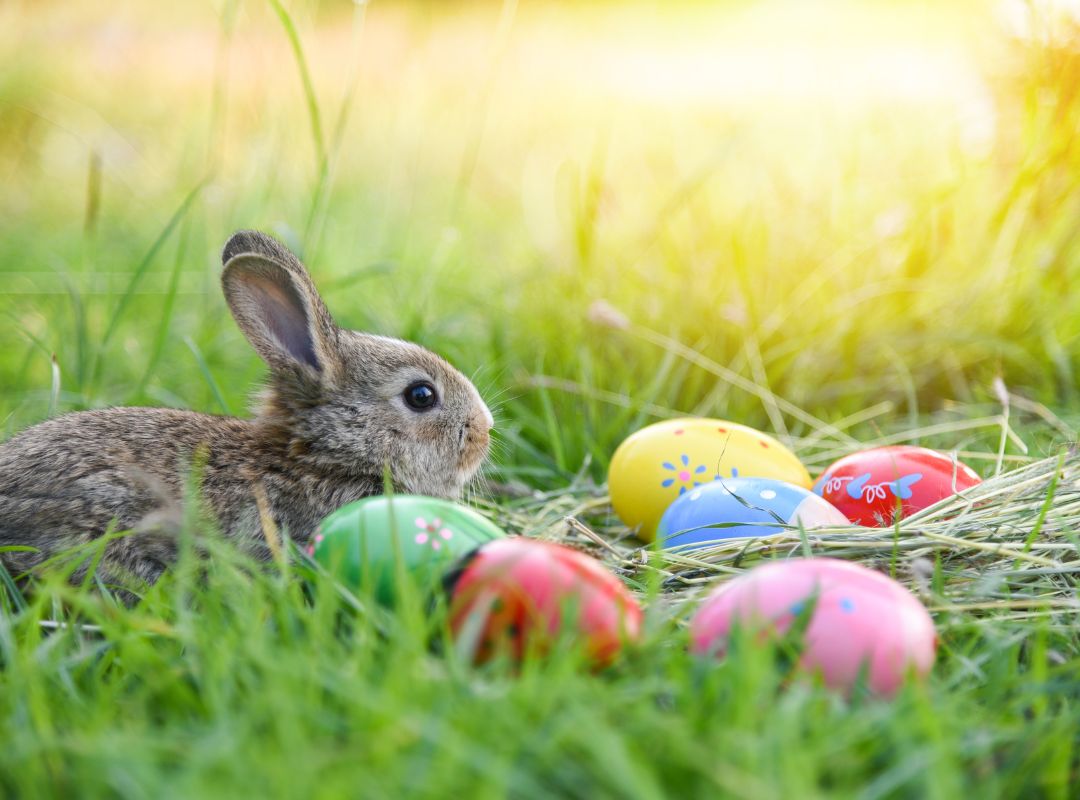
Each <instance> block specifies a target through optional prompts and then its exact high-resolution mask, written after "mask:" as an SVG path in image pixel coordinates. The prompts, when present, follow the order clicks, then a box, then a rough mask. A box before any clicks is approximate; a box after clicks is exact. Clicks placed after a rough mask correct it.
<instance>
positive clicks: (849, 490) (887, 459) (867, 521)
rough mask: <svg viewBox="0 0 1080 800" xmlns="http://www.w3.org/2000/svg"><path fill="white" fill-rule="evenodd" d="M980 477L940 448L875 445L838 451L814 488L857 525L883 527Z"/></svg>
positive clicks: (974, 481) (967, 486)
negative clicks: (846, 452)
mask: <svg viewBox="0 0 1080 800" xmlns="http://www.w3.org/2000/svg"><path fill="white" fill-rule="evenodd" d="M980 482H981V478H979V476H978V475H976V474H975V471H974V470H972V469H971V468H970V467H968V466H966V465H965V464H961V463H960V462H959V461H954V460H953V459H952V458H950V457H949V456H947V455H945V454H944V453H939V452H937V451H936V450H928V449H927V448H925V447H912V446H908V445H903V446H896V447H876V448H874V449H872V450H862V451H860V452H858V453H852V454H851V455H849V456H844V457H843V458H841V459H840V460H839V461H836V462H834V463H833V464H832V466H830V467H829V468H828V469H827V470H825V472H824V473H822V475H821V477H820V478H818V479H817V483H815V484H814V491H815V492H816V493H817V494H819V495H821V496H822V497H824V498H825V499H826V500H828V501H829V502H830V503H832V504H833V505H834V506H836V507H837V508H838V509H840V511H841V512H843V514H844V516H846V517H847V518H848V519H849V520H851V521H852V522H854V523H856V524H857V525H867V526H871V527H887V526H889V525H891V524H892V523H893V522H894V521H895V519H896V516H897V512H899V514H900V517H901V518H903V517H906V516H909V515H911V514H914V513H915V512H916V511H920V510H921V509H924V508H926V507H927V506H932V505H933V504H934V503H936V502H938V501H939V500H943V499H945V498H946V497H949V496H951V495H954V494H956V493H957V492H962V491H964V490H965V489H970V488H971V487H972V486H975V485H976V484H978V483H980Z"/></svg>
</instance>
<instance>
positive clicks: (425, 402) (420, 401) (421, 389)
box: [402, 382, 439, 411]
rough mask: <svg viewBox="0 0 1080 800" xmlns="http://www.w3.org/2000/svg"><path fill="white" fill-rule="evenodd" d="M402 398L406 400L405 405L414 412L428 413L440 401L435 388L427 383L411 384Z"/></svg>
mask: <svg viewBox="0 0 1080 800" xmlns="http://www.w3.org/2000/svg"><path fill="white" fill-rule="evenodd" d="M402 396H403V397H404V398H405V405H407V406H408V407H409V408H411V409H413V410H414V411H427V410H429V409H431V408H433V407H434V405H435V403H437V402H438V401H439V395H438V394H436V392H435V387H434V386H432V385H431V384H430V383H426V382H419V383H413V384H410V385H409V388H407V389H406V390H405V392H404V393H403V395H402Z"/></svg>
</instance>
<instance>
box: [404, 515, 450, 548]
mask: <svg viewBox="0 0 1080 800" xmlns="http://www.w3.org/2000/svg"><path fill="white" fill-rule="evenodd" d="M416 527H417V528H419V529H420V530H419V532H418V533H417V534H416V536H414V537H413V541H414V542H416V543H417V544H419V545H425V544H430V545H431V549H432V550H438V549H440V548H441V547H442V543H443V540H449V539H452V538H453V537H454V532H453V531H452V530H450V529H449V528H444V527H443V523H442V520H441V519H439V518H438V517H435V518H434V519H433V520H432V521H431V522H428V521H427V520H426V519H424V518H423V517H417V518H416Z"/></svg>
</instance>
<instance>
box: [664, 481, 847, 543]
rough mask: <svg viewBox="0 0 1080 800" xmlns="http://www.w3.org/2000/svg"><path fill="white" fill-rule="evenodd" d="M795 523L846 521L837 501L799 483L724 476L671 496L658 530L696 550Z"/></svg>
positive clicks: (830, 524) (821, 524)
mask: <svg viewBox="0 0 1080 800" xmlns="http://www.w3.org/2000/svg"><path fill="white" fill-rule="evenodd" d="M799 524H801V525H802V526H803V527H804V528H818V527H835V526H838V525H844V526H846V525H849V524H850V523H849V522H848V519H847V517H845V516H844V515H843V514H842V513H840V510H839V509H837V508H836V506H834V505H832V504H831V503H830V502H829V501H828V500H825V499H824V498H822V497H819V496H818V495H816V494H814V493H813V492H810V491H808V490H806V489H803V488H802V487H801V486H795V485H793V484H790V483H785V482H784V481H778V480H773V479H771V478H723V479H721V480H717V481H713V482H712V483H707V484H705V485H704V486H699V487H698V488H696V489H694V490H692V491H689V492H687V493H686V494H684V495H682V496H681V497H679V498H678V499H677V500H675V502H673V503H672V504H671V505H670V506H668V509H667V511H665V512H664V516H663V517H661V519H660V525H659V526H658V528H657V533H658V538H659V539H660V541H661V542H662V543H663V546H664V547H669V548H670V547H678V548H681V549H683V550H697V549H699V548H702V547H707V546H709V545H710V544H713V543H715V542H717V541H719V540H721V539H736V538H747V537H760V536H772V535H774V534H777V533H781V532H783V531H784V530H785V528H784V527H783V526H784V525H799ZM711 525H721V526H723V527H707V526H711Z"/></svg>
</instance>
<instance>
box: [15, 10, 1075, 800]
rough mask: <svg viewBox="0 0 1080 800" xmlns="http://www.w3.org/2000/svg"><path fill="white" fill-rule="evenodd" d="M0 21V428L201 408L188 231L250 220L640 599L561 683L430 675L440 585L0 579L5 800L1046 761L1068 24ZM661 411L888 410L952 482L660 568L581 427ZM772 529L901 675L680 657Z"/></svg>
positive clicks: (787, 435)
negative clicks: (809, 556)
mask: <svg viewBox="0 0 1080 800" xmlns="http://www.w3.org/2000/svg"><path fill="white" fill-rule="evenodd" d="M1033 7H1034V8H1035V9H1039V8H1042V6H1041V5H1039V4H1034V6H1033ZM976 12H978V13H976ZM1018 13H1019V12H1018ZM976 20H977V22H976ZM0 21H3V23H4V24H3V25H0V59H2V62H0V63H3V65H4V67H5V68H4V69H3V70H0V174H2V175H3V177H4V186H5V189H4V191H3V192H0V269H2V270H3V287H2V288H0V387H2V389H0V420H2V422H3V431H4V432H5V433H9V432H14V431H16V430H19V429H21V428H23V427H25V426H26V425H29V424H31V423H33V422H36V421H39V420H41V419H44V418H45V417H47V416H49V415H52V414H54V413H60V412H63V411H68V410H74V409H81V408H93V407H101V406H106V405H111V404H155V405H169V406H176V407H185V408H194V409H199V410H208V411H214V412H222V413H224V412H228V411H232V412H237V411H239V410H241V409H243V408H244V407H245V404H246V402H247V398H248V396H249V395H250V393H251V391H252V389H253V387H254V386H255V385H256V384H257V382H258V380H259V378H260V376H261V375H262V367H261V366H260V365H259V363H258V361H257V359H256V358H255V357H254V356H253V354H252V353H251V352H250V350H249V349H248V348H247V346H246V344H245V343H244V341H243V339H242V337H241V336H240V334H239V332H238V331H237V329H236V327H235V325H234V324H233V323H232V321H231V319H230V318H229V316H228V313H227V310H226V308H225V305H224V303H223V302H222V299H221V296H220V289H219V288H218V273H219V269H220V264H219V261H218V257H217V252H218V249H219V247H220V246H221V244H222V243H223V242H224V241H225V238H226V237H227V236H228V234H229V233H230V232H231V231H232V230H234V229H236V228H240V227H259V228H263V229H266V230H268V231H271V232H273V233H276V234H277V235H278V236H280V237H282V238H283V239H284V240H286V241H287V242H288V243H289V244H290V245H291V246H292V247H294V249H296V250H297V251H298V252H302V253H303V255H304V257H305V259H306V260H307V261H308V263H309V265H310V266H311V267H312V271H313V274H314V276H315V279H316V282H317V283H318V285H319V286H320V287H321V289H322V290H323V292H324V294H325V295H326V298H327V301H328V304H329V306H330V308H331V309H332V310H333V312H334V313H335V314H336V315H337V316H338V317H339V319H340V320H341V321H342V322H343V323H344V324H347V325H349V326H352V327H356V328H360V329H365V330H373V331H376V332H379V333H384V334H389V335H397V336H403V337H406V338H410V339H414V340H416V341H419V342H421V343H423V344H425V345H427V346H429V347H432V348H433V349H435V350H437V351H439V352H441V353H443V354H444V355H446V356H447V357H449V358H450V359H451V360H452V361H453V362H455V363H456V364H458V365H459V366H461V367H462V369H463V370H464V371H466V373H468V374H472V375H474V376H475V380H476V382H477V384H478V386H479V387H480V388H481V390H482V393H484V395H485V396H486V397H487V398H489V400H491V402H492V405H494V406H496V407H497V414H496V416H497V419H498V426H497V430H498V442H497V447H496V453H495V460H494V463H493V465H492V467H491V469H490V471H489V474H488V477H489V478H490V479H491V481H492V483H493V484H497V485H499V486H501V487H503V489H505V490H506V491H504V492H500V493H484V492H483V491H481V492H479V493H478V494H477V495H476V496H475V497H473V498H472V501H473V502H474V503H476V504H478V505H479V506H481V507H482V508H484V509H485V510H486V511H487V512H489V513H490V514H491V515H493V516H494V517H495V518H496V519H497V520H499V521H500V522H501V523H502V524H503V525H504V526H505V527H506V528H507V529H508V530H511V531H512V532H515V533H524V534H527V535H532V536H540V537H544V538H553V539H559V540H564V541H568V542H571V543H573V544H574V545H575V546H578V547H582V548H585V549H589V550H590V551H592V552H594V553H596V554H597V555H598V556H600V557H601V558H603V559H604V560H605V561H606V562H607V563H608V564H609V565H610V566H611V567H612V568H614V569H617V570H618V571H619V572H620V574H621V575H623V577H624V578H625V579H626V580H627V581H628V582H629V583H630V585H631V586H632V587H633V588H634V589H635V590H636V591H638V592H640V594H641V597H642V599H643V601H644V602H645V603H646V606H647V626H646V628H647V633H646V637H645V640H644V641H643V642H642V643H641V644H640V646H638V647H636V648H634V649H633V650H632V651H631V652H630V653H629V654H628V655H627V658H625V659H624V660H623V661H622V662H620V663H618V664H616V665H615V666H614V667H613V668H612V669H610V670H608V671H606V672H603V673H600V674H593V673H591V672H589V671H587V670H583V669H582V668H581V665H580V663H579V662H578V660H577V658H576V657H575V655H574V653H572V652H566V653H559V654H558V655H556V656H555V657H554V658H552V659H549V660H546V661H540V660H537V661H530V662H528V663H526V664H524V665H523V666H522V668H521V669H519V670H515V669H511V668H510V667H509V666H508V665H506V664H500V663H495V664H491V665H488V666H486V667H483V668H474V667H471V666H469V665H467V664H465V663H463V662H462V661H461V659H460V658H459V657H458V655H457V654H456V653H455V652H454V650H453V648H452V647H450V646H448V645H447V641H446V636H447V634H446V630H445V616H444V615H443V614H442V613H440V610H439V609H437V608H436V609H434V610H432V611H431V612H430V613H426V614H411V615H410V614H402V615H400V616H398V617H389V618H387V616H386V615H383V614H376V613H373V612H372V611H371V610H370V609H369V608H368V606H367V604H366V603H364V600H365V598H359V607H360V610H358V607H357V605H358V603H357V598H350V597H348V596H343V595H342V593H341V592H340V591H339V590H338V587H336V586H335V585H334V584H333V582H332V581H331V580H329V579H328V578H327V577H326V576H322V575H318V574H311V575H308V574H306V573H305V571H304V567H303V564H302V563H297V562H291V563H286V564H277V565H274V567H273V568H270V569H262V568H257V567H254V566H253V565H251V564H247V563H245V562H244V561H243V560H242V559H241V558H240V557H239V556H238V555H237V554H236V553H234V552H232V551H231V550H230V549H229V548H227V547H225V546H222V545H220V544H213V543H211V546H212V549H213V558H212V559H211V564H212V567H211V568H210V569H209V571H208V573H206V574H203V570H202V568H201V566H200V565H199V564H198V563H196V562H195V560H194V559H193V557H192V556H191V554H190V552H189V551H188V550H184V555H183V557H182V558H181V563H180V564H179V565H178V567H177V568H176V569H175V570H174V571H173V573H172V574H170V575H169V576H168V577H167V578H166V579H165V580H163V581H162V582H161V583H160V584H159V585H158V586H157V587H155V588H154V589H153V590H152V591H151V592H150V594H149V595H148V597H147V598H146V599H145V600H144V602H143V603H141V604H140V605H139V606H138V607H136V608H134V609H125V608H121V607H117V606H116V605H113V604H111V603H109V602H108V601H107V600H103V599H102V598H101V596H100V594H99V593H98V592H97V587H96V586H94V585H93V584H88V585H86V586H80V587H67V586H65V585H64V583H63V580H62V578H63V575H62V571H63V570H62V569H61V570H60V573H61V574H58V575H56V576H54V577H53V578H52V579H50V581H49V582H47V584H46V587H45V589H44V590H43V591H41V592H39V593H37V594H35V595H34V596H32V597H28V598H24V597H23V596H22V595H21V594H20V593H19V592H18V591H17V590H15V589H14V587H13V586H11V585H9V584H8V583H5V584H4V586H3V587H2V589H0V598H2V603H3V616H2V618H0V664H2V669H0V686H2V690H0V726H2V730H3V731H4V733H5V734H6V735H5V741H6V742H7V746H6V747H5V748H3V750H2V751H0V787H2V791H3V793H4V794H5V795H11V796H27V797H34V796H56V795H66V794H71V793H76V792H77V793H79V794H84V795H88V796H93V795H108V796H125V797H142V796H146V795H155V796H225V795H235V794H237V793H241V792H243V793H247V794H256V793H257V794H260V795H267V796H296V795H316V796H338V795H344V794H350V795H351V794H363V795H364V796H373V797H381V796H386V797H398V796H402V795H404V794H408V795H418V796H429V795H430V796H440V797H442V796H449V795H451V794H465V795H467V796H478V797H488V796H490V797H495V796H505V795H507V794H510V795H515V796H526V797H532V796H544V795H568V796H618V797H624V796H626V797H659V796H668V795H688V796H698V795H706V794H708V795H721V796H731V797H747V798H759V797H792V796H797V797H814V796H840V797H859V798H878V797H942V798H945V797H955V796H957V795H959V794H960V793H962V792H977V793H978V795H979V796H980V797H983V796H986V797H996V796H1000V797H1013V796H1021V795H1022V796H1040V795H1041V796H1048V797H1068V796H1072V795H1073V794H1074V793H1075V789H1074V785H1075V784H1076V783H1077V781H1078V780H1080V774H1078V770H1080V756H1078V753H1077V744H1078V743H1077V734H1076V731H1077V730H1078V728H1080V710H1078V706H1077V704H1078V703H1080V697H1078V694H1080V682H1078V681H1077V679H1076V675H1077V674H1078V671H1080V640H1078V637H1077V634H1076V609H1077V606H1076V601H1077V598H1076V588H1075V575H1076V574H1077V573H1076V569H1077V566H1076V565H1077V564H1078V563H1080V556H1078V554H1077V552H1076V551H1077V548H1078V547H1080V540H1078V538H1077V537H1078V536H1080V499H1078V498H1077V496H1076V491H1077V489H1076V479H1077V473H1076V469H1077V456H1076V455H1075V453H1074V452H1073V451H1072V450H1071V449H1069V447H1068V445H1069V444H1070V443H1072V442H1074V441H1075V440H1076V438H1077V437H1076V430H1077V426H1078V425H1080V405H1078V403H1080V397H1078V393H1077V389H1076V386H1077V382H1076V379H1075V376H1076V374H1077V367H1078V366H1080V365H1078V361H1077V359H1078V353H1080V350H1078V348H1077V338H1078V336H1080V297H1078V296H1077V295H1076V294H1075V293H1071V292H1070V287H1071V286H1073V285H1075V283H1076V278H1077V271H1078V268H1080V239H1078V238H1077V236H1076V225H1075V219H1076V211H1077V208H1078V202H1080V201H1078V197H1080V195H1078V193H1077V188H1078V183H1080V164H1078V163H1077V159H1078V157H1080V150H1078V149H1077V146H1076V144H1075V136H1074V135H1073V132H1074V131H1075V128H1076V123H1077V120H1078V119H1080V102H1078V100H1080V95H1078V94H1077V92H1076V86H1077V85H1078V81H1080V59H1078V57H1077V53H1078V52H1080V49H1078V48H1077V44H1076V39H1075V37H1074V36H1073V34H1074V30H1073V29H1071V28H1069V27H1068V26H1058V27H1055V28H1054V29H1053V36H1051V37H1047V36H1035V37H1033V38H1029V39H1024V38H1016V37H1012V36H1010V35H1009V33H1008V31H1007V30H1006V28H1004V27H1003V24H1002V23H1000V21H999V20H998V19H997V18H990V17H988V15H986V14H985V13H983V12H982V11H980V7H978V6H976V5H975V4H970V3H966V2H956V3H950V4H942V3H934V4H930V3H926V4H922V3H913V4H900V3H890V2H880V3H860V4H846V3H839V2H838V3H832V4H821V5H820V6H817V5H816V6H814V8H813V10H812V11H807V10H804V9H802V8H801V7H794V6H792V5H791V4H770V3H765V4H759V5H746V4H740V3H734V4H729V5H724V6H721V7H717V6H715V5H712V4H694V3H677V4H664V5H663V6H662V7H659V6H653V5H646V4H638V3H628V4H589V5H587V6H586V5H582V4H568V3H545V4H516V3H512V2H507V3H502V4H497V5H487V4H465V5H457V4H440V5H439V6H438V7H436V6H432V5H427V4H422V3H415V4H413V3H391V2H386V3H383V2H378V3H372V4H370V5H369V6H368V5H358V6H352V5H348V4H336V3H329V2H327V3H318V4H317V3H314V2H303V1H302V0H292V1H290V2H286V0H280V2H279V1H278V0H271V2H267V3H260V2H255V0H248V1H247V2H232V1H231V0H225V2H223V3H220V4H218V5H217V6H215V7H214V8H213V9H211V8H209V7H206V6H200V5H197V4H196V5H192V6H190V7H189V6H177V7H176V8H169V9H166V8H164V7H161V6H159V5H153V4H151V5H147V4H143V3H136V2H126V3H117V4H111V7H110V10H109V11H108V12H105V11H102V9H101V8H100V7H99V6H98V4H92V3H89V2H70V3H66V4H63V5H62V6H55V7H54V6H47V5H46V6H41V5H39V4H20V3H15V4H10V5H8V6H6V7H4V8H3V9H0ZM556 53H557V54H558V58H555V57H554V56H553V54H556ZM676 414H707V415H712V416H718V417H724V418H728V419H734V420H738V421H740V422H744V423H747V424H751V425H755V426H759V427H761V428H763V429H766V430H769V431H770V432H772V433H774V434H776V435H777V436H779V437H780V438H781V439H783V440H784V441H786V442H788V443H789V444H790V445H791V446H792V447H793V448H794V449H795V450H796V451H797V452H798V453H799V455H800V457H801V458H802V459H803V460H804V461H805V463H807V465H808V466H809V467H810V469H811V471H812V472H817V471H818V470H820V469H821V468H823V467H824V466H826V465H827V464H828V463H829V462H830V461H832V460H833V459H834V458H836V457H838V456H839V455H842V454H844V453H846V452H849V451H851V450H853V449H856V448H857V447H859V446H861V445H870V444H877V443H889V442H907V441H911V442H917V443H921V444H927V445H931V446H937V447H941V448H944V449H946V450H955V451H957V452H958V453H959V455H960V457H961V458H963V459H965V461H967V462H968V463H970V464H971V465H972V466H973V467H975V468H976V469H977V470H978V471H980V472H981V473H982V474H983V475H984V476H985V477H986V478H987V479H988V480H987V481H986V482H985V483H984V484H983V485H982V486H981V487H980V488H979V489H978V490H977V491H975V492H973V493H972V494H971V495H970V496H969V497H968V498H967V500H966V501H954V503H953V504H952V505H946V506H942V507H940V508H937V509H934V510H931V511H929V512H927V513H926V514H924V515H921V516H920V517H918V518H915V519H912V520H909V521H907V522H905V523H904V524H902V525H900V526H899V527H898V528H896V529H890V530H886V531H876V532H874V531H864V532H861V533H859V534H857V535H853V534H840V533H837V532H822V533H820V534H813V535H807V536H805V537H803V536H801V535H800V533H799V532H792V533H791V534H790V535H789V536H787V537H784V538H781V539H780V540H777V541H773V542H771V543H769V544H767V545H766V544H764V543H760V542H752V543H749V544H747V543H745V542H743V543H740V544H739V545H738V546H737V547H736V546H735V545H728V546H721V547H718V548H715V549H714V550H712V551H708V552H705V553H700V554H697V555H696V556H695V557H694V558H669V559H666V560H662V561H661V560H658V558H657V556H656V555H655V554H650V553H648V552H643V551H641V550H639V549H637V547H636V543H635V542H634V541H633V540H632V539H631V538H629V537H628V531H626V529H625V528H623V527H622V526H621V525H620V524H619V523H618V521H617V520H615V519H614V518H613V517H612V516H611V514H610V510H609V508H608V506H607V504H606V497H605V487H604V485H603V481H604V476H605V470H606V466H607V461H608V459H609V458H610V455H611V453H612V452H613V451H614V448H615V446H616V445H617V444H618V442H619V441H621V439H622V438H623V437H624V436H625V435H627V434H628V433H629V432H631V431H633V430H634V429H636V428H638V427H640V426H642V425H644V424H647V423H648V422H650V421H653V420H655V419H658V418H663V417H667V416H673V415H676ZM202 530H203V526H201V525H200V524H199V523H198V520H195V519H193V520H190V521H189V525H188V526H187V529H186V533H185V537H192V536H194V535H196V533H197V532H199V531H202ZM117 535H123V534H122V532H121V533H119V534H117ZM185 541H187V539H185ZM807 546H808V547H809V548H810V549H811V551H812V552H815V553H829V554H834V555H838V556H840V557H844V558H852V559H857V560H860V561H863V562H866V563H870V564H872V565H874V566H877V567H879V568H881V569H884V570H886V571H888V572H890V573H892V574H894V575H896V576H897V577H898V578H899V579H901V580H903V581H904V582H906V583H907V584H908V585H909V586H911V587H912V588H913V590H915V591H916V592H917V593H918V594H919V595H920V596H921V597H922V598H923V600H924V601H925V602H926V603H927V605H928V606H929V607H930V608H931V609H932V610H933V613H934V616H935V621H936V623H937V625H938V629H939V633H940V637H941V645H940V650H939V661H938V664H937V666H936V667H935V670H934V672H933V674H932V676H931V678H930V680H929V681H927V682H926V683H925V684H924V685H913V686H909V687H907V688H906V689H905V690H904V691H903V692H902V693H901V694H900V695H899V696H898V697H897V698H896V699H895V700H894V701H892V702H882V701H878V700H874V699H872V698H867V697H864V696H861V695H858V694H856V696H854V697H852V698H842V697H838V696H835V695H832V694H829V693H828V692H826V691H824V690H823V689H822V688H820V687H818V686H816V685H814V684H813V683H812V682H807V681H805V680H802V679H799V678H798V677H796V676H793V675H792V674H791V671H790V668H789V664H788V663H787V658H786V655H785V652H784V651H783V650H782V649H781V650H777V649H771V648H769V647H753V646H750V644H749V643H741V646H739V647H738V648H737V649H736V652H734V653H733V654H732V656H731V657H729V658H728V659H726V660H725V661H724V662H722V663H719V664H709V663H702V662H698V661H696V660H694V659H692V658H691V657H689V656H688V655H687V653H686V647H685V645H686V632H685V626H684V624H683V623H684V621H685V617H686V616H687V614H689V613H691V612H692V608H693V602H694V600H695V599H696V598H697V596H698V595H699V594H700V593H701V592H702V591H704V590H705V589H706V588H707V587H708V586H711V585H712V584H713V583H715V581H717V580H718V579H722V578H723V577H724V576H725V575H728V574H731V573H732V572H735V571H739V570H742V569H744V568H746V567H748V566H752V565H753V564H754V563H755V562H756V561H757V560H759V559H761V558H768V557H777V556H784V555H787V554H789V553H799V552H802V550H803V548H804V547H807ZM83 555H84V556H85V555H92V554H83ZM0 578H5V576H3V575H0ZM5 580H6V579H5ZM43 623H46V624H43Z"/></svg>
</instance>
